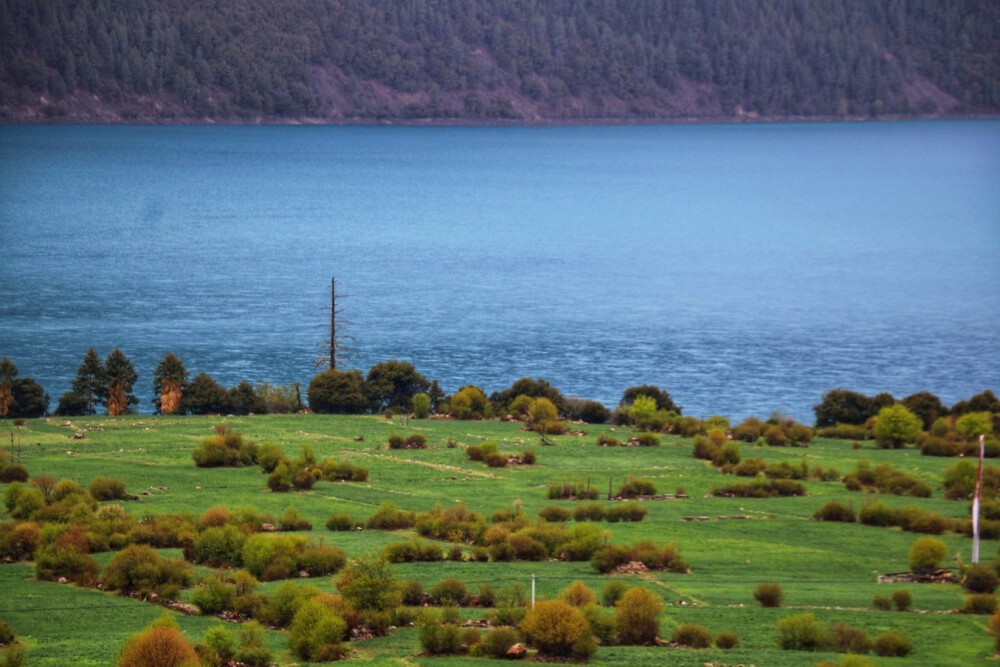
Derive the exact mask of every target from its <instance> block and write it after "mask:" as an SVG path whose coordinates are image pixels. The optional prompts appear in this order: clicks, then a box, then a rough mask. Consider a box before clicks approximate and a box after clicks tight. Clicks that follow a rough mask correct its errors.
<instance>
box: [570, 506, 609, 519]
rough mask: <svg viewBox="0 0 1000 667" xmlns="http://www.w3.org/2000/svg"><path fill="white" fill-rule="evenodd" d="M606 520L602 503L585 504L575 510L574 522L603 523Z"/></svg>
mask: <svg viewBox="0 0 1000 667" xmlns="http://www.w3.org/2000/svg"><path fill="white" fill-rule="evenodd" d="M603 519H604V508H603V507H602V506H601V504H600V503H584V504H582V505H578V506H577V507H576V508H575V509H574V510H573V520H574V521H601V520H603Z"/></svg>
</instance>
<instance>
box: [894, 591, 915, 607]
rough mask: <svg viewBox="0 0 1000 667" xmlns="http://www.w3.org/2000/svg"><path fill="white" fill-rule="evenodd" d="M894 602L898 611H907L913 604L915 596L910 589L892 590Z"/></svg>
mask: <svg viewBox="0 0 1000 667" xmlns="http://www.w3.org/2000/svg"><path fill="white" fill-rule="evenodd" d="M892 604H893V605H895V607H896V611H907V610H908V609H909V608H910V607H911V606H912V605H913V596H912V595H910V591H908V590H905V589H902V588H901V589H898V590H895V591H893V592H892Z"/></svg>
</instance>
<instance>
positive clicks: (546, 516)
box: [538, 506, 569, 523]
mask: <svg viewBox="0 0 1000 667" xmlns="http://www.w3.org/2000/svg"><path fill="white" fill-rule="evenodd" d="M538 516H539V517H541V519H542V520H543V521H546V522H548V523H562V522H565V521H569V510H567V509H565V508H563V507H556V506H550V507H543V508H542V509H540V510H538Z"/></svg>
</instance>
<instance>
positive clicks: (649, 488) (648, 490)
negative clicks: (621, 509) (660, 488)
mask: <svg viewBox="0 0 1000 667" xmlns="http://www.w3.org/2000/svg"><path fill="white" fill-rule="evenodd" d="M618 495H619V496H621V497H622V498H635V497H637V496H655V495H656V485H655V484H653V481H652V480H649V479H643V478H641V477H631V476H630V477H629V478H628V480H627V481H626V482H625V484H623V485H622V487H621V488H620V489H619V490H618Z"/></svg>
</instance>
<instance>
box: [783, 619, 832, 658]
mask: <svg viewBox="0 0 1000 667" xmlns="http://www.w3.org/2000/svg"><path fill="white" fill-rule="evenodd" d="M777 628H778V646H780V647H781V648H782V649H784V650H786V651H815V650H817V649H818V648H819V647H820V645H821V644H822V641H823V629H822V627H821V626H820V624H819V623H818V622H817V621H816V616H815V615H814V614H811V613H806V614H795V615H793V616H786V617H784V618H782V619H781V620H779V621H778V626H777Z"/></svg>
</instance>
